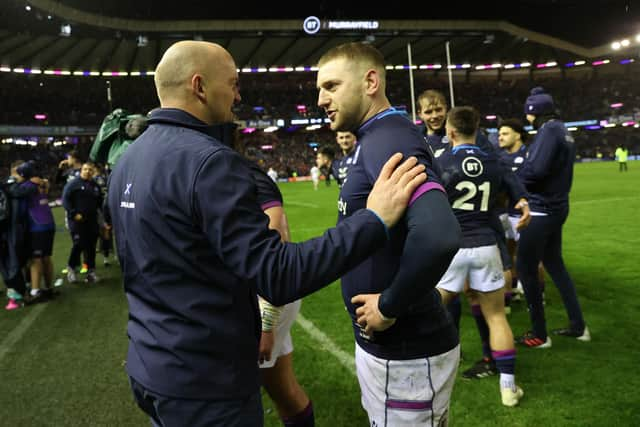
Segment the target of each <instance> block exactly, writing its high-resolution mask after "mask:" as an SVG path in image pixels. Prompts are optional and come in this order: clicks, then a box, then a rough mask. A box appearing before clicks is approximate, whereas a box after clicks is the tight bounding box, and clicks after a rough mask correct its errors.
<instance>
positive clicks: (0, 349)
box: [0, 304, 46, 364]
mask: <svg viewBox="0 0 640 427" xmlns="http://www.w3.org/2000/svg"><path fill="white" fill-rule="evenodd" d="M45 308H46V305H44V304H37V305H36V306H34V307H28V308H26V310H28V311H29V313H28V314H27V315H26V316H25V317H24V318H23V319H22V321H20V323H19V324H18V326H16V327H15V328H13V330H12V331H11V332H9V334H7V336H6V337H5V339H4V340H2V342H1V343H0V364H1V363H2V359H4V357H5V356H6V355H7V353H8V352H9V351H10V350H11V348H12V347H13V345H14V344H15V343H17V342H18V341H20V339H21V338H22V336H23V335H24V334H25V333H26V332H27V329H29V327H30V326H31V324H32V323H33V322H34V321H35V320H36V319H37V318H38V316H39V315H40V313H42V312H43V311H44V309H45ZM22 310H25V309H24V308H23V309H22Z"/></svg>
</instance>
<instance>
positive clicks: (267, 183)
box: [247, 161, 282, 211]
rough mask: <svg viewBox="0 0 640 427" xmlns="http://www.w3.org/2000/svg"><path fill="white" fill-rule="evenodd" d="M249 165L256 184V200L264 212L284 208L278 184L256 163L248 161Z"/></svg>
mask: <svg viewBox="0 0 640 427" xmlns="http://www.w3.org/2000/svg"><path fill="white" fill-rule="evenodd" d="M247 165H248V166H249V169H250V170H251V175H253V180H254V181H255V183H256V200H257V202H258V204H259V205H260V207H261V208H262V210H263V211H266V210H267V209H269V208H273V207H275V206H282V193H280V189H279V188H278V186H277V185H276V183H275V182H273V180H272V179H271V178H269V175H267V174H266V173H264V171H263V170H262V169H260V168H259V167H258V165H256V164H255V163H253V162H250V161H247Z"/></svg>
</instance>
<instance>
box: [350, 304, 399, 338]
mask: <svg viewBox="0 0 640 427" xmlns="http://www.w3.org/2000/svg"><path fill="white" fill-rule="evenodd" d="M379 300H380V294H360V295H356V296H355V297H353V298H351V303H352V304H355V305H358V304H362V305H361V306H360V307H358V308H357V309H356V317H357V322H358V325H360V326H361V327H363V328H364V332H365V334H367V335H371V333H372V332H374V331H384V330H386V329H389V328H390V327H391V326H392V325H393V324H394V323H396V319H391V318H387V317H384V315H383V314H382V313H381V312H380V309H379V308H378V301H379Z"/></svg>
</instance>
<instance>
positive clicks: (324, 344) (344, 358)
mask: <svg viewBox="0 0 640 427" xmlns="http://www.w3.org/2000/svg"><path fill="white" fill-rule="evenodd" d="M296 321H297V322H298V324H300V326H301V327H302V329H304V330H305V331H307V333H308V334H309V335H311V338H313V339H315V340H316V341H318V342H319V343H320V347H321V348H322V349H324V350H326V351H328V352H329V353H331V355H332V356H334V357H335V358H336V359H338V362H340V364H341V365H342V366H344V367H345V368H347V370H348V371H349V372H351V373H352V374H353V375H354V376H355V374H356V362H355V360H354V355H353V354H349V353H347V352H345V351H342V350H340V348H339V347H338V346H337V345H336V343H334V342H333V341H332V340H331V338H329V337H328V336H327V335H326V334H325V333H324V332H322V331H321V330H320V329H318V328H316V326H315V325H314V324H313V322H311V321H310V320H307V319H306V318H305V317H304V316H303V315H302V314H301V313H298V318H297V319H296Z"/></svg>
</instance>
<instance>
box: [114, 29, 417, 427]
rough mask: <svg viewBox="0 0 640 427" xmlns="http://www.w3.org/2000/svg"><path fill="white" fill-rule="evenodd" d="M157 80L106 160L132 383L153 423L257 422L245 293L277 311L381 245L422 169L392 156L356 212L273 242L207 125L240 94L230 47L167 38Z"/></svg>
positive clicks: (242, 177) (241, 171) (253, 331)
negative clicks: (132, 133) (123, 140)
mask: <svg viewBox="0 0 640 427" xmlns="http://www.w3.org/2000/svg"><path fill="white" fill-rule="evenodd" d="M155 85H156V89H157V93H158V98H159V99H160V105H161V108H159V109H156V110H154V111H153V112H152V113H151V114H150V117H149V121H148V123H149V127H148V129H147V130H146V131H145V132H144V133H143V134H142V135H141V136H140V137H139V138H138V140H137V141H136V143H135V144H133V145H132V146H131V147H130V148H129V149H128V150H127V151H126V152H125V154H124V155H123V156H122V157H121V159H120V161H119V162H118V164H117V165H116V167H115V168H114V170H113V173H112V175H111V178H110V182H109V193H108V194H109V196H108V197H109V199H108V205H109V209H110V212H111V215H112V222H113V229H114V231H115V237H116V239H115V240H116V242H117V251H118V257H119V259H120V266H121V268H122V277H123V281H124V288H125V293H126V297H127V301H128V304H129V320H128V325H127V333H128V336H129V351H128V355H127V365H126V366H127V367H126V369H127V373H128V374H129V377H130V382H131V387H132V390H133V393H134V396H135V398H136V401H137V403H138V405H139V406H140V407H141V408H142V409H143V410H144V411H145V412H146V413H147V414H148V415H149V416H150V417H151V420H152V423H153V425H162V426H189V427H197V426H205V425H206V426H212V425H216V426H218V425H220V426H222V425H224V426H252V427H253V426H262V425H263V419H262V417H263V411H262V404H261V401H260V388H259V380H258V378H259V373H258V347H259V339H260V334H261V326H260V312H259V309H258V301H257V293H258V292H259V293H260V295H261V296H262V297H263V298H265V299H266V300H268V301H269V302H271V303H272V304H274V305H278V306H279V305H283V304H286V303H289V302H292V301H295V300H297V299H300V298H302V297H303V296H305V295H307V294H310V293H312V292H314V291H316V290H318V289H320V288H322V287H324V286H326V285H327V284H329V283H331V282H333V281H334V280H335V279H336V278H337V277H339V276H340V275H342V274H343V273H345V272H346V271H347V270H348V269H349V268H352V267H353V266H355V265H357V264H358V263H359V262H361V261H362V260H363V259H365V258H366V257H367V256H369V255H370V254H372V253H373V252H375V251H376V250H378V249H379V248H380V247H382V246H383V245H384V244H385V243H386V242H387V239H388V236H389V229H390V228H391V227H393V225H394V224H395V223H396V222H397V221H398V220H399V218H400V217H401V216H402V214H403V213H404V210H405V209H406V206H407V204H408V201H409V198H410V196H411V194H412V193H413V191H414V190H415V189H416V188H417V187H418V186H419V185H421V184H422V183H423V182H424V180H425V179H426V175H425V174H424V173H423V171H424V167H423V166H415V165H416V163H417V160H416V159H415V158H409V159H408V160H407V161H405V162H404V163H403V164H402V165H400V166H398V164H399V163H400V159H401V157H402V155H400V154H396V155H394V156H392V157H391V159H390V160H389V161H388V162H387V163H386V164H385V167H384V169H383V170H382V172H381V178H380V179H379V180H378V181H377V183H376V188H375V190H374V191H373V192H372V193H371V196H370V197H369V201H368V203H367V205H366V208H365V209H361V210H360V211H359V212H358V213H355V214H354V215H352V218H350V219H349V220H347V221H344V222H343V223H342V224H340V225H339V226H337V227H335V228H333V229H330V230H328V231H327V232H326V233H325V234H324V235H323V236H322V237H319V238H316V239H312V240H309V241H306V242H303V243H298V244H294V243H286V242H282V241H281V239H280V236H279V234H278V232H277V231H275V230H269V227H268V222H269V220H268V217H267V216H266V215H265V214H264V213H263V211H262V209H261V206H260V204H259V203H258V198H257V186H256V183H255V181H254V179H253V177H252V174H251V170H250V166H249V165H248V163H247V160H245V159H243V158H242V157H241V156H240V155H239V154H238V153H237V152H235V151H233V149H231V148H230V147H228V146H227V145H225V144H224V143H223V142H221V141H220V139H219V138H218V137H217V135H219V130H218V129H217V128H216V127H215V126H212V125H214V124H219V123H225V122H229V121H232V120H233V118H234V114H233V112H232V107H233V105H234V104H235V103H237V102H239V101H240V94H239V92H238V74H237V71H236V64H235V62H234V60H233V58H232V57H231V55H230V54H229V52H227V51H226V50H225V49H224V48H222V47H221V46H219V45H217V44H213V43H207V42H197V41H182V42H178V43H176V44H174V45H172V46H171V47H170V48H169V49H168V50H167V51H166V52H165V54H164V55H163V57H162V59H161V60H160V63H159V64H158V66H157V68H156V72H155ZM396 166H397V168H396ZM292 425H293V424H292Z"/></svg>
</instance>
